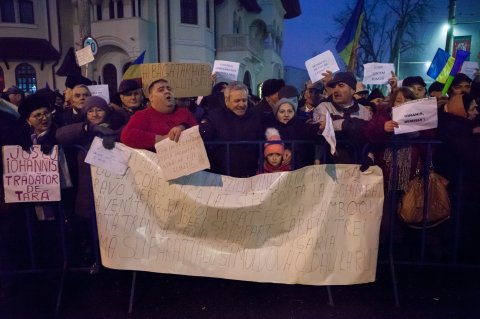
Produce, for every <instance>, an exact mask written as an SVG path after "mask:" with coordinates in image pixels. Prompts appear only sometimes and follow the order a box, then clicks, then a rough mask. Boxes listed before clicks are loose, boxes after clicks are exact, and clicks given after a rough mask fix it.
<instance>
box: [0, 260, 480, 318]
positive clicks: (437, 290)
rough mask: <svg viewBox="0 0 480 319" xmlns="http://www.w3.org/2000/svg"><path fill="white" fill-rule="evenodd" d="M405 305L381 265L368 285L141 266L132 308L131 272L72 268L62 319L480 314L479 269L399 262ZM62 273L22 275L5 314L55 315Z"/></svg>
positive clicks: (1, 307) (0, 306)
mask: <svg viewBox="0 0 480 319" xmlns="http://www.w3.org/2000/svg"><path fill="white" fill-rule="evenodd" d="M396 275H397V280H398V291H399V298H400V306H399V307H396V306H395V302H394V294H393V289H392V283H391V273H390V271H389V267H388V265H386V264H382V265H379V267H378V269H377V280H376V281H375V282H373V283H369V284H361V285H350V286H332V287H331V292H332V297H333V303H334V305H333V306H332V305H329V297H328V293H327V289H326V287H324V286H306V285H281V284H266V283H255V282H243V281H234V280H224V279H215V278H202V277H189V276H180V275H167V274H156V273H147V272H138V273H137V279H136V289H135V297H134V301H133V309H132V310H133V311H132V313H131V314H128V310H129V298H130V287H131V283H132V272H131V271H119V270H111V269H101V270H100V272H99V273H97V274H89V273H88V272H70V273H68V274H67V276H66V278H65V289H64V292H63V294H62V299H61V304H60V305H61V306H60V311H59V314H58V316H57V318H72V319H77V318H78V319H80V318H82V319H85V318H87V319H89V318H92V319H96V318H98V319H116V318H128V319H137V318H138V319H151V318H222V319H223V318H242V319H243V318H280V319H281V318H337V319H341V318H370V319H375V318H392V319H395V318H402V319H403V318H419V319H420V318H422V319H428V318H435V319H441V318H449V319H450V318H455V319H457V318H462V319H463V318H465V319H467V318H472V319H473V318H475V319H476V318H480V308H479V304H478V303H479V302H480V272H479V271H478V267H477V268H476V269H475V268H465V269H453V268H447V267H433V266H423V267H414V266H397V267H396ZM58 283H59V275H58V274H53V273H46V274H22V275H16V276H15V277H14V281H13V286H12V289H10V290H9V291H8V292H7V294H6V295H4V296H2V298H1V299H0V318H1V319H10V318H12V319H13V318H15V319H18V318H19V319H37V318H42V319H43V318H54V317H55V315H54V310H55V302H56V294H57V291H58Z"/></svg>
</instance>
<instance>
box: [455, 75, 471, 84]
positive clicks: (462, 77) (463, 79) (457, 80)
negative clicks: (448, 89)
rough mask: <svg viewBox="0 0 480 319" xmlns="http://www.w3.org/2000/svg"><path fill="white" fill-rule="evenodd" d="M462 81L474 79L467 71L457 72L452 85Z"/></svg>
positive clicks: (469, 81)
mask: <svg viewBox="0 0 480 319" xmlns="http://www.w3.org/2000/svg"><path fill="white" fill-rule="evenodd" d="M462 82H468V83H472V79H470V78H469V77H468V76H467V75H466V74H465V73H457V75H455V77H454V78H453V81H452V86H455V85H459V84H460V83H462Z"/></svg>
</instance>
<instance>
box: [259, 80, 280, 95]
mask: <svg viewBox="0 0 480 319" xmlns="http://www.w3.org/2000/svg"><path fill="white" fill-rule="evenodd" d="M284 86H285V81H284V80H282V79H268V80H266V81H264V82H263V85H262V96H263V97H265V96H270V95H272V94H275V93H277V92H278V91H280V89H281V88H282V87H284Z"/></svg>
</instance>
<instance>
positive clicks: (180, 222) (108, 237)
mask: <svg viewBox="0 0 480 319" xmlns="http://www.w3.org/2000/svg"><path fill="white" fill-rule="evenodd" d="M159 160H160V159H159V158H158V156H157V154H154V153H152V152H149V151H146V150H133V149H132V157H131V158H130V162H129V169H128V171H127V173H126V174H125V176H117V175H114V174H111V173H110V172H108V171H106V170H104V169H100V168H94V167H92V181H93V186H94V194H95V206H96V212H97V226H98V234H99V241H100V251H101V257H102V258H101V259H102V263H103V265H104V266H105V267H109V268H115V269H130V270H141V271H150V272H159V273H172V274H183V275H192V276H203V277H217V278H226V279H235V280H247V281H257V282H275V283H287V284H296V283H300V284H308V285H346V284H356V283H366V282H372V281H374V280H375V273H376V264H377V251H378V235H379V227H380V221H381V217H382V207H383V178H382V173H381V170H380V169H379V168H378V167H377V166H375V167H373V168H372V169H371V170H369V174H362V173H360V171H359V168H358V165H315V166H308V167H304V168H302V169H299V170H296V171H292V172H282V173H271V174H261V175H257V176H254V177H250V178H233V177H228V176H223V175H217V174H213V173H209V172H205V171H202V172H197V173H194V174H190V175H188V176H185V177H181V178H178V179H176V180H175V181H170V182H168V181H166V180H165V179H164V178H162V177H161V175H160V174H159V165H158V162H159Z"/></svg>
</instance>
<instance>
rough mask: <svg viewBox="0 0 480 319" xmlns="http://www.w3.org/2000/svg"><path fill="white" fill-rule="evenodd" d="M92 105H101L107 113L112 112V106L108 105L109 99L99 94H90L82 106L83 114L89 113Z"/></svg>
mask: <svg viewBox="0 0 480 319" xmlns="http://www.w3.org/2000/svg"><path fill="white" fill-rule="evenodd" d="M92 107H99V108H101V109H103V110H104V111H105V112H107V114H108V112H110V107H109V106H108V104H107V101H105V99H103V98H101V97H99V96H89V97H87V98H86V99H85V103H83V108H82V112H83V114H87V112H88V110H90V109H91V108H92Z"/></svg>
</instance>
